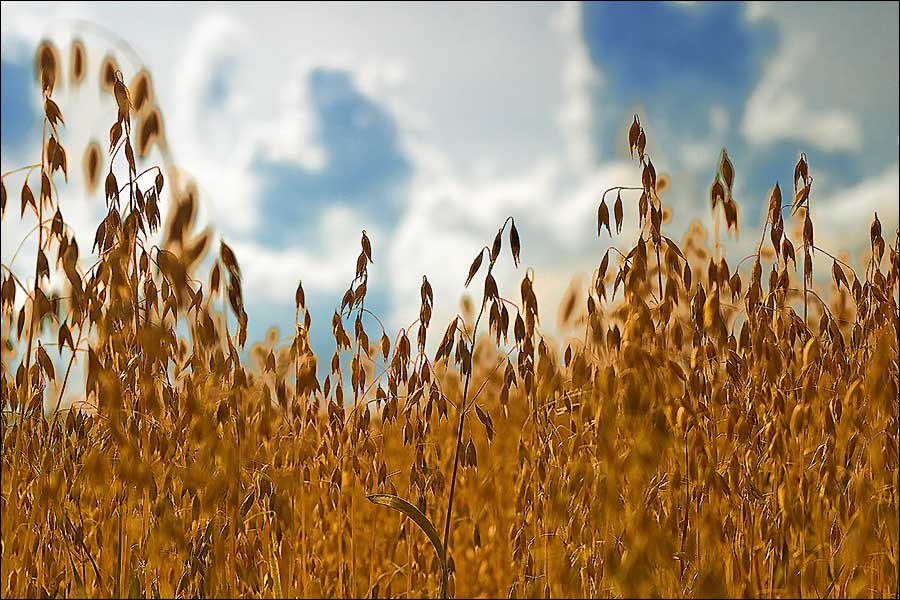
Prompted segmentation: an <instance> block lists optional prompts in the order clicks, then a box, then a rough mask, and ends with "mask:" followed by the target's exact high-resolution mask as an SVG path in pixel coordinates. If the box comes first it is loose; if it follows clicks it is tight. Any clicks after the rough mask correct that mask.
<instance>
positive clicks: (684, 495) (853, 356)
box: [0, 42, 900, 598]
mask: <svg viewBox="0 0 900 600" xmlns="http://www.w3.org/2000/svg"><path fill="white" fill-rule="evenodd" d="M86 68H88V65H87V64H86V55H85V53H84V49H83V48H81V47H80V46H79V45H78V44H74V45H73V46H72V47H71V48H64V49H60V48H56V47H54V46H53V45H52V44H50V43H48V42H45V43H43V44H42V45H41V46H40V47H39V49H38V52H37V55H36V57H35V69H36V77H37V78H38V81H39V82H40V88H41V90H42V94H43V98H42V100H43V106H44V119H43V128H42V139H43V145H42V153H41V156H39V157H37V156H36V157H35V160H34V163H33V164H30V165H23V166H21V167H20V166H19V165H12V166H10V165H4V167H3V169H4V173H3V188H2V211H3V220H4V222H6V221H7V220H8V219H20V218H21V219H23V220H24V221H25V222H26V223H27V224H28V225H29V226H31V225H32V224H33V225H34V229H33V230H32V233H31V234H30V235H31V239H34V240H36V242H37V245H36V246H35V248H36V251H35V255H34V256H33V258H31V259H29V261H30V260H33V261H34V262H33V264H34V271H33V272H28V273H14V272H13V271H12V270H10V268H9V267H8V266H7V264H5V263H4V265H3V268H2V285H0V299H2V327H3V331H2V335H3V349H2V359H3V360H2V365H3V366H2V393H3V397H2V403H0V407H2V409H3V412H2V421H0V441H2V495H0V516H2V545H0V548H2V552H0V558H2V561H0V593H2V595H3V597H57V596H59V597H131V598H161V597H162V598H165V597H208V598H211V597H267V598H291V597H372V598H374V597H435V596H440V597H460V598H462V597H543V598H551V597H654V596H665V597H711V596H729V597H766V598H769V597H800V596H804V597H823V598H824V597H829V598H836V597H864V598H875V597H891V596H894V597H896V595H897V590H898V554H900V552H898V503H900V499H898V380H900V375H898V331H900V313H898V278H900V255H898V241H900V238H898V233H897V232H891V231H883V230H882V227H881V223H880V222H879V219H878V217H877V215H875V214H873V215H871V227H870V229H869V230H868V231H859V232H851V233H850V235H851V236H861V237H862V238H864V239H867V240H868V247H869V249H870V251H869V253H868V259H867V261H865V263H864V264H860V265H856V266H855V267H854V266H853V265H851V264H850V263H849V259H847V260H844V259H842V258H840V256H841V254H840V251H841V250H842V249H841V248H822V247H819V246H817V245H816V238H815V223H814V222H813V221H812V220H811V219H810V217H809V214H808V207H809V205H810V203H814V202H815V200H816V198H815V187H814V186H813V176H814V173H813V168H814V166H811V165H810V164H809V162H808V160H807V158H806V156H804V155H801V156H800V158H799V160H798V162H797V163H796V167H795V169H794V181H793V182H781V183H780V184H779V185H776V184H775V182H774V181H772V182H771V184H772V186H773V187H772V191H771V195H770V198H769V205H768V206H769V208H768V212H767V218H766V221H765V223H764V224H763V225H762V227H761V229H760V230H758V231H756V232H747V231H744V232H742V233H743V235H750V236H751V237H753V238H754V239H755V238H756V237H758V239H759V243H758V247H757V251H756V253H755V254H753V255H751V256H748V257H746V258H743V259H742V260H734V259H729V260H726V258H725V252H724V247H725V246H726V245H727V243H728V239H729V237H730V234H731V233H732V232H733V231H734V230H735V229H736V228H737V223H738V211H739V210H740V207H739V206H738V205H737V203H736V202H735V201H734V199H733V198H732V194H731V190H732V187H733V184H734V180H735V177H736V175H735V171H736V167H735V166H734V165H733V164H732V161H731V159H730V158H729V156H728V154H727V153H726V152H723V153H722V155H721V157H720V160H719V163H718V164H719V166H718V172H717V173H712V174H711V181H712V182H713V183H712V185H711V188H710V191H709V202H710V207H711V210H712V211H713V212H714V213H715V214H716V223H721V225H720V226H719V225H717V227H716V229H715V231H714V236H713V243H712V245H711V246H710V245H708V244H707V241H706V240H707V232H705V231H704V230H703V228H702V227H701V226H700V225H699V224H697V225H694V226H692V227H691V228H690V229H689V230H688V231H687V232H684V231H668V230H667V229H666V227H665V225H666V224H667V222H668V218H669V215H670V214H671V210H672V208H673V207H671V206H668V205H667V204H665V203H664V202H663V199H662V195H661V191H662V189H663V188H664V187H665V186H666V184H667V182H666V180H665V178H664V177H663V176H662V175H660V176H657V169H658V168H659V166H658V165H654V163H653V161H652V160H651V157H650V156H649V155H648V154H647V153H646V152H645V149H646V146H647V136H651V135H652V131H645V129H644V127H643V126H642V125H641V120H640V118H639V116H635V117H634V121H633V124H632V125H631V127H630V130H629V132H628V136H627V139H623V140H621V143H622V144H627V145H628V147H629V149H630V152H631V155H632V156H633V161H634V164H635V165H636V166H637V169H638V171H637V172H639V173H640V178H639V180H636V181H623V182H620V183H621V187H615V188H612V189H610V190H608V192H607V193H606V194H605V195H604V196H603V197H602V198H597V199H596V202H597V223H593V222H590V223H583V227H585V228H590V229H593V228H594V227H595V226H596V227H597V229H598V233H599V232H600V231H603V232H605V233H608V234H611V235H612V236H613V240H614V242H615V246H613V247H610V248H609V249H608V250H606V251H605V252H603V253H600V254H598V256H597V263H596V264H597V269H596V271H595V273H594V277H593V280H592V282H591V284H590V289H589V291H588V294H587V295H586V297H585V298H584V299H580V300H579V302H584V303H586V304H585V305H584V306H583V307H582V306H581V305H579V306H577V307H576V302H575V300H574V299H570V300H567V301H566V303H565V304H564V306H563V307H561V312H562V317H563V320H564V321H567V322H569V323H570V324H571V326H572V327H575V328H577V330H578V331H579V332H580V335H579V336H578V339H577V342H576V341H574V340H573V341H569V342H561V341H560V340H558V339H554V338H553V336H552V335H549V334H548V335H545V332H544V331H543V329H542V323H544V322H545V321H549V318H547V317H546V316H545V315H546V314H554V313H555V312H556V310H557V307H545V306H540V307H539V302H538V297H537V296H536V294H535V292H534V290H533V278H534V276H535V274H534V273H533V272H532V271H531V270H529V269H527V268H526V267H527V265H519V264H518V263H519V253H520V248H521V247H522V246H524V245H527V244H528V240H527V239H525V238H524V237H523V238H522V239H520V237H519V233H518V231H517V228H516V221H515V215H511V216H510V217H509V218H508V219H507V220H506V221H504V222H502V223H498V224H497V225H498V230H497V234H496V237H494V238H492V239H485V240H484V244H485V245H484V246H483V247H481V248H477V247H465V248H458V252H459V253H460V254H461V255H464V256H466V257H469V256H471V257H472V263H471V268H470V271H469V276H468V282H467V285H468V289H469V291H470V292H471V295H472V298H474V301H472V302H469V303H468V304H467V305H466V306H464V307H463V309H462V310H461V311H460V314H459V315H457V316H456V318H454V319H453V320H452V322H450V323H443V322H440V323H439V322H433V321H432V318H431V317H432V309H433V290H432V287H431V285H430V284H429V282H428V279H427V276H425V277H423V278H422V280H421V308H420V311H419V314H418V315H417V317H418V318H417V319H416V320H415V321H414V322H413V323H411V324H410V325H409V326H408V327H406V328H404V329H401V330H399V331H387V330H384V329H383V328H381V327H380V326H378V327H375V328H373V327H372V326H371V323H380V321H378V320H377V317H376V318H372V319H370V318H368V316H367V315H370V314H371V313H370V312H369V309H367V308H366V295H367V286H368V284H369V266H370V264H372V262H373V260H378V241H379V240H378V239H375V238H374V237H373V239H370V238H369V236H368V235H367V234H366V232H365V231H363V232H362V233H361V234H360V235H359V240H360V241H359V258H358V260H357V263H356V276H355V278H354V279H353V280H352V281H349V282H347V283H348V288H347V291H346V294H345V295H344V296H343V300H342V301H341V303H340V306H337V307H336V308H335V311H334V314H333V316H332V317H331V326H332V331H333V337H334V351H333V353H331V354H328V355H322V354H320V355H319V356H316V355H315V354H314V353H313V351H312V349H311V347H310V342H309V336H308V331H309V327H310V321H311V317H310V314H309V312H308V311H307V306H306V302H305V297H304V291H303V288H302V285H299V281H300V279H302V273H298V274H297V278H298V287H297V292H296V297H295V305H296V327H295V329H294V331H292V332H290V337H289V338H287V340H286V341H285V340H284V339H281V340H279V339H276V338H274V337H273V338H270V339H266V340H258V341H255V340H248V339H247V338H248V335H247V331H248V316H247V313H246V311H245V307H244V302H243V289H242V271H241V267H240V262H239V261H240V256H236V254H235V253H234V252H233V251H232V250H231V248H230V247H229V246H228V244H227V240H226V241H223V242H221V243H213V242H211V239H210V236H209V235H208V234H199V235H198V234H196V233H195V231H194V220H195V214H196V212H197V206H198V202H200V198H199V195H198V192H197V188H196V186H195V185H194V183H193V182H192V181H191V179H190V177H189V175H188V174H187V172H186V171H183V170H180V169H178V168H176V167H175V166H173V165H172V164H170V163H169V161H168V159H167V158H166V157H167V154H168V150H167V146H168V141H167V138H166V134H165V129H164V124H163V118H162V114H163V113H162V107H159V106H157V105H156V104H155V101H154V94H153V85H152V78H151V76H150V74H148V73H146V72H140V73H137V74H130V75H129V77H128V80H127V81H126V78H125V77H124V76H123V74H122V72H121V71H120V70H119V68H118V67H117V65H116V64H115V63H114V62H113V61H112V60H110V61H108V63H107V64H104V65H103V73H104V76H103V78H102V83H103V86H104V90H105V93H108V94H109V95H111V97H113V98H114V99H115V102H116V105H117V107H118V111H117V113H112V114H109V115H108V124H109V125H110V129H109V131H108V135H107V133H106V131H101V132H98V135H99V139H101V140H103V141H102V147H101V145H97V144H93V145H90V146H88V147H87V148H65V147H63V145H62V142H61V135H60V133H61V131H63V128H65V127H66V121H65V112H66V107H65V106H64V105H59V104H57V103H56V102H55V101H54V90H55V88H57V87H58V86H59V85H60V82H62V81H65V83H66V85H71V86H74V85H78V84H79V82H80V81H81V80H82V79H83V75H84V71H85V69H86ZM90 68H92V69H93V68H97V65H90ZM152 152H155V154H154V156H162V157H163V160H162V161H161V164H160V165H158V166H157V165H155V164H149V162H148V160H147V157H148V156H149V155H150V154H151V153H152ZM186 167H187V168H188V170H189V165H186ZM72 169H83V170H84V172H85V174H86V181H87V182H88V186H89V187H92V186H99V188H100V189H102V190H103V196H104V197H105V200H106V206H107V211H106V216H105V218H104V219H103V220H102V222H100V223H98V224H97V225H96V235H95V236H94V246H93V247H92V248H83V247H82V248H79V247H78V245H77V243H76V242H75V238H74V235H73V233H72V231H71V229H70V228H69V226H68V225H67V222H66V220H65V218H64V214H65V213H66V211H67V206H66V205H65V204H64V203H63V204H61V203H60V202H59V194H58V191H57V185H58V184H59V182H61V181H63V180H65V179H67V178H68V176H69V173H70V170H72ZM626 203H627V204H628V205H633V206H636V207H637V209H638V210H637V212H638V214H639V218H640V231H639V235H638V236H637V237H636V238H634V239H627V238H626V237H625V236H624V235H623V234H622V233H621V229H622V224H623V220H624V219H625V217H624V214H625V210H624V209H623V206H624V205H626ZM161 215H167V218H166V219H163V218H162V217H161ZM434 227H440V224H439V223H435V224H434ZM720 227H721V230H720ZM348 235H349V232H348ZM354 235H355V233H354ZM157 236H159V239H160V240H161V242H160V243H156V242H155V241H154V240H156V239H157ZM7 259H8V257H4V260H7ZM204 260H206V262H205V263H204ZM211 261H212V262H211ZM500 263H511V264H513V265H514V266H517V267H518V268H519V270H520V272H521V285H520V286H518V287H517V288H514V289H501V288H499V287H498V283H497V281H496V280H495V278H494V270H495V268H496V267H497V265H498V264H500ZM208 264H212V267H211V268H207V267H206V266H205V265H208ZM823 264H825V265H828V269H827V270H826V271H824V272H823V270H822V269H821V268H820V267H821V265H823ZM814 266H815V267H816V269H815V270H814V269H813V267H814ZM434 268H435V269H440V268H441V265H434ZM51 280H52V281H54V282H61V283H59V284H54V285H51ZM576 308H577V309H578V310H576ZM582 308H583V310H582ZM579 315H583V316H579ZM364 316H367V317H366V319H365V320H364V318H363V317H364ZM373 316H374V315H373ZM413 318H415V317H413ZM364 323H365V325H366V326H365V327H364ZM60 361H62V364H64V365H66V368H65V369H59V368H58V367H54V364H57V365H58V364H60ZM73 395H74V397H75V401H74V402H69V400H68V398H69V397H70V396H73Z"/></svg>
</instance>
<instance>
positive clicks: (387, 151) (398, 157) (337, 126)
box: [254, 68, 412, 247]
mask: <svg viewBox="0 0 900 600" xmlns="http://www.w3.org/2000/svg"><path fill="white" fill-rule="evenodd" d="M308 85H309V96H310V99H311V106H312V110H313V114H314V115H315V120H316V123H317V128H318V132H317V133H318V140H319V143H320V144H321V146H322V148H323V149H324V153H325V164H324V166H323V167H322V168H321V169H309V168H305V167H303V166H300V165H297V164H295V163H288V162H276V161H270V160H268V159H264V158H259V159H257V160H256V161H255V165H254V168H255V170H256V172H257V173H258V174H259V175H260V176H261V178H262V180H263V182H264V188H263V192H262V207H263V208H262V210H263V215H264V220H265V222H266V229H265V232H264V233H263V234H262V235H264V236H265V239H266V242H267V243H268V244H271V245H272V246H276V247H278V246H284V245H288V244H290V243H292V242H296V241H297V240H298V237H299V236H302V235H303V234H304V233H306V232H308V231H310V229H314V228H316V227H317V226H318V224H319V223H320V219H321V215H322V212H323V209H325V208H327V207H328V206H329V205H332V204H335V203H340V204H342V205H344V206H348V207H350V208H352V209H355V210H361V211H363V212H364V213H365V217H366V222H371V223H373V224H377V225H380V226H383V227H388V228H389V227H390V225H391V224H392V223H394V222H395V221H396V219H397V217H398V216H399V214H400V209H401V203H400V198H401V197H402V194H400V193H398V192H399V191H401V190H402V185H403V184H404V183H405V182H406V180H407V179H408V177H409V176H410V174H411V171H412V169H411V165H410V162H409V160H408V159H407V158H406V156H405V155H404V153H403V150H402V148H401V146H400V140H399V137H398V132H397V126H396V123H395V122H394V119H393V117H392V116H391V115H390V114H389V113H388V112H387V111H386V110H385V108H384V107H382V106H380V105H379V104H377V103H376V102H374V101H373V100H371V99H370V98H368V97H367V96H365V95H364V94H363V93H362V92H361V91H360V90H359V89H358V88H357V87H356V85H355V84H354V82H353V79H352V77H351V74H350V73H348V72H346V71H342V70H337V69H326V68H317V69H314V70H313V71H312V72H311V73H310V75H309V81H308Z"/></svg>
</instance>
